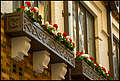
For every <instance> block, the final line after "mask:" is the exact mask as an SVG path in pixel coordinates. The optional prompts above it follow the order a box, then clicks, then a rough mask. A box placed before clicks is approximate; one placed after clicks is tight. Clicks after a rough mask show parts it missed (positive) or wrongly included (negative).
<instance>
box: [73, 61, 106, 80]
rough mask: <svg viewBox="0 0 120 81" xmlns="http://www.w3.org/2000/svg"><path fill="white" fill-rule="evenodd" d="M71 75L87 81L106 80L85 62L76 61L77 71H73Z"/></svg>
mask: <svg viewBox="0 0 120 81" xmlns="http://www.w3.org/2000/svg"><path fill="white" fill-rule="evenodd" d="M71 75H72V77H78V79H81V77H82V78H83V77H84V78H86V79H87V80H106V79H105V78H103V77H102V76H100V75H99V74H98V73H97V72H96V71H94V70H93V69H92V67H91V66H89V65H88V64H87V63H86V62H85V61H84V60H75V69H72V72H71ZM79 77H80V78H79Z"/></svg>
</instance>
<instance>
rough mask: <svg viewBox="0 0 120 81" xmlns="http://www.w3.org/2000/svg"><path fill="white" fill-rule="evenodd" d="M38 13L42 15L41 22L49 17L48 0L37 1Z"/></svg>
mask: <svg viewBox="0 0 120 81" xmlns="http://www.w3.org/2000/svg"><path fill="white" fill-rule="evenodd" d="M38 7H39V15H41V16H42V24H43V23H45V22H46V21H48V19H49V15H48V14H49V10H48V9H49V1H38Z"/></svg>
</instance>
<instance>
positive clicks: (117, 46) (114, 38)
mask: <svg viewBox="0 0 120 81" xmlns="http://www.w3.org/2000/svg"><path fill="white" fill-rule="evenodd" d="M113 43H115V44H116V49H115V50H116V54H114V52H113V56H114V55H116V58H117V59H116V61H117V71H118V72H117V79H119V64H120V61H119V59H120V58H119V52H118V51H119V50H118V49H119V39H118V38H117V37H116V36H115V35H114V34H113ZM113 63H114V60H113ZM112 67H113V68H114V66H112ZM113 70H114V71H113V72H114V78H115V69H113Z"/></svg>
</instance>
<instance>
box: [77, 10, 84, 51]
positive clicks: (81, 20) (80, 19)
mask: <svg viewBox="0 0 120 81" xmlns="http://www.w3.org/2000/svg"><path fill="white" fill-rule="evenodd" d="M84 22H85V14H84V12H83V11H82V9H81V8H78V24H79V50H80V51H83V52H85V51H84V27H85V26H84Z"/></svg>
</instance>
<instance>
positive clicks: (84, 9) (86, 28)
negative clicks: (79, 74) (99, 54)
mask: <svg viewBox="0 0 120 81" xmlns="http://www.w3.org/2000/svg"><path fill="white" fill-rule="evenodd" d="M78 7H80V8H82V10H83V11H84V12H85V22H84V24H85V25H84V27H83V30H84V49H85V53H87V54H88V49H89V46H88V41H87V40H88V36H87V32H88V27H87V23H88V22H87V16H88V15H89V14H90V15H91V16H92V17H93V31H94V32H93V35H94V37H93V38H94V40H93V42H94V47H95V49H94V58H96V43H95V26H94V23H95V22H94V21H95V19H94V16H93V15H92V14H91V13H90V12H89V11H88V10H87V9H86V8H85V7H84V5H83V4H82V3H81V2H79V1H76V2H75V15H76V17H75V20H76V48H77V49H79V42H78V41H79V31H77V30H79V22H78ZM76 51H79V50H76ZM95 61H96V59H95Z"/></svg>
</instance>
